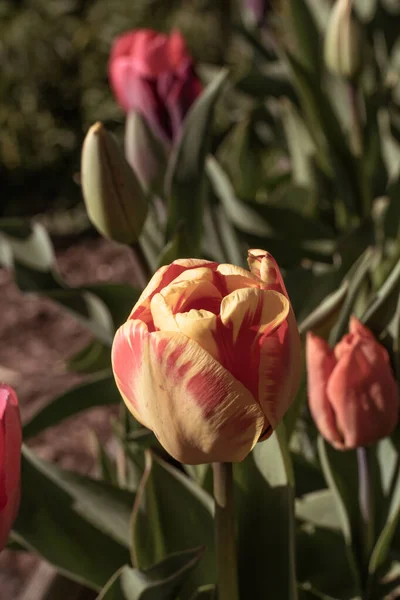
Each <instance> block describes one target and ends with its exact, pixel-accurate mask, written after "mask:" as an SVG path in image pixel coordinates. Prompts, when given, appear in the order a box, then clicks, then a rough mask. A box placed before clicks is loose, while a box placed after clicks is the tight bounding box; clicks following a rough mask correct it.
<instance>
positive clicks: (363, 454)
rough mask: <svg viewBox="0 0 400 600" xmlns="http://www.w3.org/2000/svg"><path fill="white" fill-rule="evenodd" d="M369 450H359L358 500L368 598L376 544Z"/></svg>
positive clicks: (362, 448)
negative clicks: (371, 562)
mask: <svg viewBox="0 0 400 600" xmlns="http://www.w3.org/2000/svg"><path fill="white" fill-rule="evenodd" d="M370 458H371V457H370V451H369V449H368V448H364V447H361V448H357V464H358V498H359V505H360V512H361V519H362V539H361V542H362V544H363V558H364V578H365V585H366V596H365V597H368V565H369V561H370V557H371V553H372V550H373V547H374V542H375V522H374V488H373V481H372V477H371V460H370Z"/></svg>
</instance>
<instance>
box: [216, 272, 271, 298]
mask: <svg viewBox="0 0 400 600" xmlns="http://www.w3.org/2000/svg"><path fill="white" fill-rule="evenodd" d="M216 273H217V275H220V277H219V286H218V287H219V288H220V289H221V292H222V294H223V296H228V295H229V294H230V293H231V292H234V291H236V290H239V289H242V288H259V287H264V286H263V285H262V281H260V280H259V279H258V278H257V277H256V276H255V275H253V274H252V273H250V271H247V270H246V269H242V268H241V267H236V266H235V265H228V264H221V265H219V266H218V268H217V271H216Z"/></svg>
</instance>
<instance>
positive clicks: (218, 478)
mask: <svg viewBox="0 0 400 600" xmlns="http://www.w3.org/2000/svg"><path fill="white" fill-rule="evenodd" d="M212 467H213V475H214V499H215V517H214V518H215V534H216V553H217V578H218V586H217V587H218V600H239V589H238V577H237V556H236V539H235V518H234V502H233V470H232V463H213V465H212Z"/></svg>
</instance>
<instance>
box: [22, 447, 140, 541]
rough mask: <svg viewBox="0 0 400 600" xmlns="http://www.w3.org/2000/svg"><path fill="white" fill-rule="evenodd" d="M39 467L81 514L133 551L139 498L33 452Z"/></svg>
mask: <svg viewBox="0 0 400 600" xmlns="http://www.w3.org/2000/svg"><path fill="white" fill-rule="evenodd" d="M30 459H31V461H32V463H34V465H35V467H36V468H37V469H38V470H39V471H40V472H41V473H43V474H44V475H45V476H46V477H47V478H48V480H49V481H52V482H53V483H54V484H55V485H57V486H58V487H59V488H60V489H62V490H64V492H66V493H67V494H68V496H69V497H70V498H71V501H73V508H74V510H75V511H76V513H77V514H79V515H81V516H82V517H84V518H85V519H86V520H87V521H88V522H90V523H91V524H92V525H93V526H94V527H96V528H97V529H99V530H100V531H102V532H103V533H105V534H107V535H108V536H110V537H111V538H113V539H114V540H115V541H116V542H118V543H119V544H121V545H122V546H125V547H126V548H129V544H130V538H129V522H130V518H131V513H132V507H133V503H134V501H135V495H134V493H133V492H130V491H127V490H123V489H121V488H119V487H117V486H115V485H112V484H110V483H107V482H105V481H102V480H97V479H92V478H91V477H87V476H85V475H80V474H79V473H74V472H73V471H67V470H65V469H61V468H60V467H59V466H57V465H55V464H52V463H48V462H46V461H44V460H41V459H39V458H38V457H36V456H35V455H34V454H33V453H30Z"/></svg>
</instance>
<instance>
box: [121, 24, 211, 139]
mask: <svg viewBox="0 0 400 600" xmlns="http://www.w3.org/2000/svg"><path fill="white" fill-rule="evenodd" d="M109 76H110V82H111V87H112V89H113V92H114V95H115V97H116V99H117V101H118V103H119V104H120V105H121V107H122V108H123V109H124V110H125V111H126V112H127V113H128V112H130V111H132V110H134V111H136V112H138V113H139V114H141V115H142V116H143V117H144V118H145V119H146V121H147V124H148V126H149V127H150V129H151V130H152V131H153V133H155V134H156V135H157V136H159V137H160V138H161V139H162V140H163V141H164V142H166V143H167V144H168V145H169V144H170V143H171V142H172V141H173V140H174V139H176V137H177V135H178V134H179V132H180V130H181V126H182V122H183V120H184V118H185V116H186V113H187V112H188V110H189V108H190V107H191V105H192V104H193V102H194V101H195V100H196V98H197V96H199V94H200V93H201V91H202V85H201V83H200V80H199V79H198V77H197V76H196V74H195V72H194V66H193V60H192V58H191V56H190V54H189V53H188V50H187V47H186V44H185V40H184V39H183V37H182V35H181V33H180V32H179V31H174V32H172V33H171V35H169V36H168V35H165V34H163V33H159V32H157V31H153V30H151V29H139V30H134V31H129V32H127V33H125V34H123V35H121V36H120V37H118V38H117V39H116V40H115V42H114V44H113V47H112V51H111V56H110V62H109Z"/></svg>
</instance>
